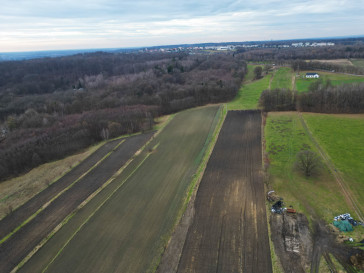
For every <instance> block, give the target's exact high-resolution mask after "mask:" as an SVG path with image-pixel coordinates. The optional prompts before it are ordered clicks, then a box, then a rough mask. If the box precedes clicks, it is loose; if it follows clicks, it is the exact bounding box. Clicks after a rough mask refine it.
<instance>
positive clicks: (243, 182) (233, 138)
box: [177, 111, 272, 273]
mask: <svg viewBox="0 0 364 273" xmlns="http://www.w3.org/2000/svg"><path fill="white" fill-rule="evenodd" d="M261 149H262V147H261V114H260V112H259V111H229V112H228V114H227V117H226V119H225V122H224V125H223V127H222V130H221V131H220V134H219V138H218V140H217V143H216V146H215V148H214V150H213V152H212V155H211V157H210V160H209V162H208V164H207V167H206V171H205V173H204V176H203V178H202V181H201V183H200V186H199V189H198V192H197V195H196V200H195V216H194V219H193V222H192V224H191V226H190V228H189V231H188V234H187V237H186V241H185V245H184V248H183V251H182V255H181V258H180V262H179V266H178V270H177V271H178V272H204V273H206V272H214V273H215V272H266V273H269V272H272V264H271V256H270V247H269V237H268V228H267V218H266V210H265V200H264V184H263V181H262V177H261V166H262V156H261Z"/></svg>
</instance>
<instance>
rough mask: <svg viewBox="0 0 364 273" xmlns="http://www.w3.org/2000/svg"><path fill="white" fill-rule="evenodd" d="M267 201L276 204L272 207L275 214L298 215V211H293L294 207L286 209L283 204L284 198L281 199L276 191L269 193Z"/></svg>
mask: <svg viewBox="0 0 364 273" xmlns="http://www.w3.org/2000/svg"><path fill="white" fill-rule="evenodd" d="M267 200H268V201H269V202H275V203H274V204H273V206H272V207H271V212H273V213H278V214H282V213H284V212H288V213H296V210H295V209H293V208H292V206H290V208H286V207H285V206H284V203H283V198H281V197H279V196H278V195H277V194H276V193H275V192H274V191H269V192H267Z"/></svg>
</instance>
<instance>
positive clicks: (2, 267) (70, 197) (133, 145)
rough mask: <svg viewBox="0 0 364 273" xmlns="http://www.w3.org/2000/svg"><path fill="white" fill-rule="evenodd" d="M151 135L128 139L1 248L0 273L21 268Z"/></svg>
mask: <svg viewBox="0 0 364 273" xmlns="http://www.w3.org/2000/svg"><path fill="white" fill-rule="evenodd" d="M151 136H152V133H149V134H144V135H137V136H133V137H130V138H128V139H126V141H125V142H124V143H123V144H121V145H120V146H119V147H118V148H117V149H116V150H115V151H114V152H113V153H112V154H111V155H110V156H109V157H107V158H106V159H105V160H104V161H103V162H102V163H101V164H100V165H98V166H97V167H96V168H95V169H93V170H92V171H91V172H89V173H88V174H87V175H86V176H84V177H83V178H82V179H81V180H80V181H78V182H77V183H76V184H75V185H74V186H73V187H72V188H70V189H69V190H67V191H66V192H64V193H63V194H62V195H61V196H59V197H58V198H57V199H56V200H54V201H53V202H52V203H51V204H50V205H49V206H48V207H47V208H46V209H45V210H43V211H42V212H40V213H39V214H38V215H37V216H36V217H35V218H34V219H33V220H32V221H30V222H29V223H28V224H26V225H25V226H24V227H23V228H22V229H20V230H19V231H18V232H16V233H15V234H14V235H13V236H12V237H10V238H9V239H8V240H7V241H5V242H4V243H3V244H2V245H0V272H10V271H11V270H12V269H13V268H14V267H15V266H16V265H18V264H19V263H20V262H21V261H22V259H24V258H25V257H26V255H27V254H28V253H29V252H30V251H31V250H32V249H33V248H34V247H35V246H36V245H37V244H39V243H40V241H41V240H42V239H43V238H44V237H45V236H46V235H47V234H49V233H50V232H51V231H52V230H53V229H54V228H55V227H56V226H57V225H58V224H59V223H60V222H61V221H62V220H63V219H64V218H65V217H66V216H67V215H69V214H70V213H71V212H72V211H73V210H75V209H76V208H77V206H78V205H79V204H80V203H81V202H82V201H83V200H85V199H86V198H87V197H88V196H89V195H90V194H92V193H93V192H94V191H95V190H97V189H98V188H99V187H100V186H102V185H103V184H104V183H105V182H106V181H107V180H108V179H109V178H110V177H111V176H112V175H113V174H114V173H115V172H116V171H117V170H118V169H119V168H121V167H122V166H123V165H124V164H125V163H126V162H127V161H128V160H129V159H130V158H131V157H132V156H133V155H134V153H135V152H136V151H137V150H138V149H140V148H141V146H142V145H143V144H144V143H145V142H146V141H147V140H148V139H149V138H150V137H151ZM76 179H77V178H76Z"/></svg>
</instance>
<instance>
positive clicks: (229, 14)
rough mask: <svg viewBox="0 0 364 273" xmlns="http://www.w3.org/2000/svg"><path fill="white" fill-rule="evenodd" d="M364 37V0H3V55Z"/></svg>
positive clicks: (0, 2)
mask: <svg viewBox="0 0 364 273" xmlns="http://www.w3.org/2000/svg"><path fill="white" fill-rule="evenodd" d="M347 35H364V0H350V1H347V0H320V1H318V0H315V1H313V0H306V1H301V0H286V1H279V0H278V1H277V0H249V1H247V0H237V1H229V0H219V1H218V0H180V1H176V0H103V1H102V0H83V1H80V0H58V1H57V0H0V52H11V51H34V50H52V49H88V48H120V47H139V46H153V45H168V44H181V43H200V42H230V41H254V40H255V41H256V40H272V39H273V40H279V39H295V38H311V37H312V38H315V37H332V36H347Z"/></svg>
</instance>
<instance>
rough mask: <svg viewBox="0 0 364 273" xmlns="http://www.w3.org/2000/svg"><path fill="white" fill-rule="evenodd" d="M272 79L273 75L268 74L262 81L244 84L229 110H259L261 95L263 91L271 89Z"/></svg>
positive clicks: (229, 104)
mask: <svg viewBox="0 0 364 273" xmlns="http://www.w3.org/2000/svg"><path fill="white" fill-rule="evenodd" d="M271 77H272V75H271V74H268V75H266V76H265V77H263V78H262V79H259V80H256V81H253V82H249V83H243V85H242V87H241V88H240V90H239V91H238V94H237V96H236V97H235V98H234V99H233V100H232V101H231V102H229V103H228V104H227V106H228V110H247V109H257V108H258V103H259V98H260V94H261V93H262V91H263V90H265V89H268V88H269V81H270V79H271Z"/></svg>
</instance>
